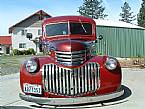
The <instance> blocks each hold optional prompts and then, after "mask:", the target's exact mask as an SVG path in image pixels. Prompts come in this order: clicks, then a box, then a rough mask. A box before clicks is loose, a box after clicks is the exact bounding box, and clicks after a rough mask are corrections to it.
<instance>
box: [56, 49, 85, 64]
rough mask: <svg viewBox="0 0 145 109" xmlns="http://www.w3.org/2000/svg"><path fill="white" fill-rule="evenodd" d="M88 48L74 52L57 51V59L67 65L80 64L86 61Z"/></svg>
mask: <svg viewBox="0 0 145 109" xmlns="http://www.w3.org/2000/svg"><path fill="white" fill-rule="evenodd" d="M86 54H87V53H86V50H81V51H73V52H60V51H56V60H57V62H59V63H60V64H63V65H66V66H75V65H80V64H82V63H83V62H85V61H86V56H87V55H86Z"/></svg>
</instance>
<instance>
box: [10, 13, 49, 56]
mask: <svg viewBox="0 0 145 109" xmlns="http://www.w3.org/2000/svg"><path fill="white" fill-rule="evenodd" d="M49 17H51V16H50V15H48V14H47V13H45V12H44V11H42V10H40V11H38V12H36V13H34V14H33V15H31V16H29V17H27V18H26V19H24V20H22V21H20V22H19V23H17V24H15V25H13V26H11V27H10V28H9V33H10V34H11V36H12V49H18V50H27V49H29V48H33V49H34V50H35V51H36V52H37V53H38V52H39V43H38V42H37V43H35V41H36V40H38V41H39V37H40V36H41V35H42V27H41V25H42V21H43V20H44V19H46V18H49ZM27 33H32V35H33V37H32V38H31V39H30V40H29V39H28V38H27V37H26V34H27Z"/></svg>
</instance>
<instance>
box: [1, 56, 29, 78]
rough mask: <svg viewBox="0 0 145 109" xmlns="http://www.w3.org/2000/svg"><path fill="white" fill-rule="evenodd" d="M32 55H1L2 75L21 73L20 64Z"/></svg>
mask: <svg viewBox="0 0 145 109" xmlns="http://www.w3.org/2000/svg"><path fill="white" fill-rule="evenodd" d="M30 57H31V56H30V55H28V56H26V55H23V56H1V57H0V67H1V73H0V75H1V76H3V75H8V74H13V73H19V69H20V65H21V64H22V63H23V62H24V60H26V59H28V58H30Z"/></svg>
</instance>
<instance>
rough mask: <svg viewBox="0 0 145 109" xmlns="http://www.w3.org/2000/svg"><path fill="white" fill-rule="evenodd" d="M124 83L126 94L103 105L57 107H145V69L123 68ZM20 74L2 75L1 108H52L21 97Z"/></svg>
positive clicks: (116, 108)
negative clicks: (19, 94)
mask: <svg viewBox="0 0 145 109" xmlns="http://www.w3.org/2000/svg"><path fill="white" fill-rule="evenodd" d="M122 71H123V81H122V85H123V88H124V89H125V94H124V95H123V96H122V97H120V98H118V99H114V100H111V101H107V102H105V103H104V105H103V106H102V105H101V103H94V104H87V105H83V106H82V105H80V106H63V107H56V108H57V109H68V108H69V109H145V105H144V104H145V69H135V68H133V69H131V68H126V69H122ZM19 92H20V87H19V74H12V75H7V76H2V77H1V80H0V106H1V107H0V109H40V108H41V109H51V108H55V107H53V106H43V107H40V106H39V105H37V104H35V103H30V102H26V101H23V100H21V99H20V98H19V96H18V93H19Z"/></svg>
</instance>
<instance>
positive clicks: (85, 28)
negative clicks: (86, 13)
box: [70, 23, 92, 35]
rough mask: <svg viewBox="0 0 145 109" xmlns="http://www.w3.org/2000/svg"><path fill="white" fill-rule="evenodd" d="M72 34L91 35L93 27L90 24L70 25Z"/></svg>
mask: <svg viewBox="0 0 145 109" xmlns="http://www.w3.org/2000/svg"><path fill="white" fill-rule="evenodd" d="M70 33H71V34H82V35H91V34H92V25H91V24H90V23H70Z"/></svg>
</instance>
